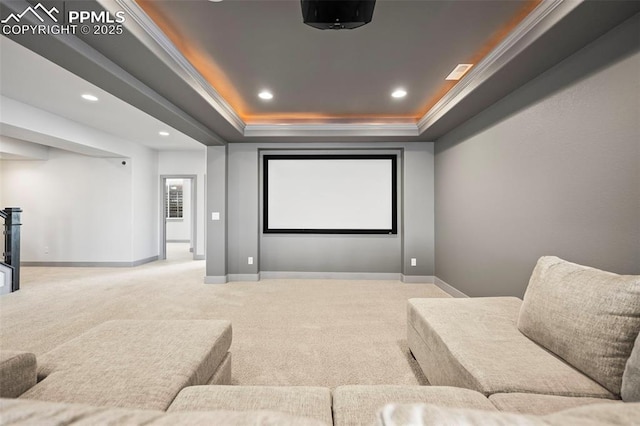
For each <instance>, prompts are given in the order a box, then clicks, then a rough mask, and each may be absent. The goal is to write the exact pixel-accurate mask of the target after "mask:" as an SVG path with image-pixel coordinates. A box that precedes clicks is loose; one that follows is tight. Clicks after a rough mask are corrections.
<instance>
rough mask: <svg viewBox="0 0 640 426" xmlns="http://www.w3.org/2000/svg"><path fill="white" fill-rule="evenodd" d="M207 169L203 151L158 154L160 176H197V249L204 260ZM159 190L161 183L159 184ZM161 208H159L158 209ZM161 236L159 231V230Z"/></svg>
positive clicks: (203, 148)
mask: <svg viewBox="0 0 640 426" xmlns="http://www.w3.org/2000/svg"><path fill="white" fill-rule="evenodd" d="M206 168H207V162H206V150H205V147H204V145H203V147H202V151H200V150H198V151H161V152H159V153H158V174H159V175H160V176H179V175H195V176H196V179H195V185H196V247H195V255H196V257H197V258H201V259H204V252H205V241H206V234H205V195H204V194H205V173H206ZM157 185H158V188H159V185H160V182H159V181H158V183H157ZM158 208H159V207H158ZM158 234H159V230H158ZM167 238H169V237H168V236H167Z"/></svg>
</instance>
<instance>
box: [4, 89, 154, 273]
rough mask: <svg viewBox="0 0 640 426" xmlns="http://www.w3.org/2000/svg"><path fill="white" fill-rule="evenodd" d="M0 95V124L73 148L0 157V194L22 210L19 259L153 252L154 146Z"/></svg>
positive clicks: (91, 258) (97, 258) (108, 259)
mask: <svg viewBox="0 0 640 426" xmlns="http://www.w3.org/2000/svg"><path fill="white" fill-rule="evenodd" d="M0 102H1V106H2V117H1V119H2V120H1V121H2V124H3V130H4V129H8V130H10V131H11V132H12V133H16V134H19V135H20V137H21V138H22V139H25V140H31V139H29V138H34V139H37V141H36V140H31V141H32V142H34V141H36V142H39V143H47V142H51V143H52V144H56V145H57V146H59V147H65V148H68V149H74V150H75V149H77V150H78V151H79V152H80V153H73V152H70V151H66V150H60V149H55V148H50V150H49V159H48V160H46V161H15V160H2V161H0V165H1V168H0V180H1V183H0V187H1V188H2V189H1V191H0V192H1V193H2V198H0V202H2V205H4V206H9V205H11V206H17V207H22V208H23V210H24V213H23V227H22V242H21V245H22V255H21V258H22V261H24V262H45V263H54V262H71V263H83V262H86V263H89V264H100V265H102V264H105V265H106V264H113V265H130V264H135V263H140V262H143V261H148V260H152V259H153V258H155V257H156V256H157V255H158V231H157V230H158V203H159V198H158V197H159V188H158V154H157V152H156V151H155V150H152V149H150V148H147V147H145V146H142V145H140V144H137V143H134V142H131V141H128V140H124V139H121V138H119V137H116V136H114V135H111V134H109V133H105V132H102V131H99V130H97V129H94V128H92V127H88V126H85V125H82V124H80V123H77V122H74V121H71V120H68V119H65V118H63V117H60V116H57V115H55V114H52V113H49V112H47V111H44V110H41V109H38V108H34V107H32V106H29V105H26V104H23V103H20V102H17V101H15V100H12V99H9V98H5V97H0ZM78 147H80V148H78ZM81 147H86V148H81ZM83 154H90V155H96V156H89V155H83ZM123 161H125V162H126V165H123V164H122V162H123ZM45 247H48V252H49V253H45V251H46V250H45Z"/></svg>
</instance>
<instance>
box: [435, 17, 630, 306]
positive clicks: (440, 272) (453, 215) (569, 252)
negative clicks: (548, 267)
mask: <svg viewBox="0 0 640 426" xmlns="http://www.w3.org/2000/svg"><path fill="white" fill-rule="evenodd" d="M638 28H640V18H639V16H635V17H633V18H631V19H630V20H629V21H627V22H625V23H623V24H621V25H620V26H619V27H617V28H615V29H614V30H612V31H611V32H609V33H607V34H605V35H604V36H603V37H601V38H600V39H598V40H596V41H595V42H593V43H592V44H590V45H588V46H586V47H585V48H584V49H582V50H581V51H579V52H577V53H576V54H574V55H573V56H571V57H569V58H567V59H566V60H565V61H563V62H561V63H560V64H558V65H557V66H555V67H554V68H552V69H550V70H549V71H547V72H546V73H544V74H542V75H541V76H539V77H538V78H536V79H535V80H533V81H532V82H530V83H529V84H527V85H526V86H523V87H522V88H520V89H519V90H518V91H516V92H514V93H512V94H511V95H509V96H508V97H506V98H504V99H503V100H501V101H500V102H498V103H497V104H495V105H494V106H492V107H491V108H489V109H488V110H486V111H484V112H483V113H481V114H479V115H478V116H476V117H474V118H473V119H471V120H469V121H468V122H467V123H465V124H464V125H462V126H460V127H458V128H456V129H455V130H454V131H452V132H450V133H449V134H447V135H445V136H444V137H442V138H441V139H439V140H438V141H437V142H436V156H435V188H436V189H435V196H436V218H435V230H436V256H435V259H436V275H437V276H438V278H440V279H442V280H444V281H445V282H447V283H448V284H450V285H452V286H454V287H456V288H457V289H459V290H461V291H462V292H464V293H466V294H467V295H469V296H494V295H515V296H522V295H523V293H524V290H525V288H526V285H527V283H528V278H529V276H530V274H531V270H532V268H533V266H534V265H535V262H536V260H537V258H538V257H539V256H541V255H547V254H553V255H557V256H560V257H563V258H565V259H567V260H570V261H574V262H577V263H582V264H587V265H591V266H594V267H597V268H602V269H605V270H610V271H613V272H617V273H621V274H640V96H639V93H640V77H639V76H640V47H639V45H640V37H639V36H638Z"/></svg>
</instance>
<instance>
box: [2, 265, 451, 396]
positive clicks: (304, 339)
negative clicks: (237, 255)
mask: <svg viewBox="0 0 640 426" xmlns="http://www.w3.org/2000/svg"><path fill="white" fill-rule="evenodd" d="M204 267H205V264H204V261H192V260H189V259H188V256H177V257H176V256H174V257H171V258H170V259H169V260H167V261H159V262H154V263H150V264H147V265H143V266H140V267H136V268H44V267H30V268H22V272H21V273H22V290H20V291H19V292H16V293H12V294H9V295H6V296H2V297H0V347H1V348H2V349H16V350H26V351H32V352H34V353H35V354H36V355H37V354H42V353H44V352H47V351H49V350H51V349H52V348H54V347H55V346H57V345H59V344H60V343H62V342H64V341H67V340H69V339H71V338H73V337H75V336H77V335H78V334H80V333H82V332H84V331H85V330H87V329H89V328H91V327H93V326H95V325H97V324H100V323H101V322H103V321H106V320H109V319H136V318H138V319H156V318H157V319H228V320H231V322H232V325H233V343H232V345H231V352H232V356H233V362H232V370H233V383H234V384H238V385H240V384H241V385H307V386H328V387H335V386H338V385H345V384H409V385H410V384H427V382H426V379H425V378H424V376H423V375H422V373H421V372H420V370H419V367H418V366H417V364H416V362H415V360H413V358H412V357H411V355H410V353H409V351H408V348H407V342H406V301H407V299H409V298H413V297H449V296H448V295H447V294H446V293H445V292H443V291H442V290H440V289H439V288H438V287H436V286H435V285H430V284H404V283H401V282H397V281H340V280H264V281H260V282H242V283H241V282H234V283H229V284H223V285H205V284H203V276H204Z"/></svg>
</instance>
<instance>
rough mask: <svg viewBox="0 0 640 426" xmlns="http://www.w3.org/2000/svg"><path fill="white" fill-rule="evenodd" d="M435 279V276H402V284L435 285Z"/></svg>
mask: <svg viewBox="0 0 640 426" xmlns="http://www.w3.org/2000/svg"><path fill="white" fill-rule="evenodd" d="M434 279H435V277H434V276H433V275H404V274H402V280H401V281H402V282H403V283H407V284H433V283H434Z"/></svg>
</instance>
